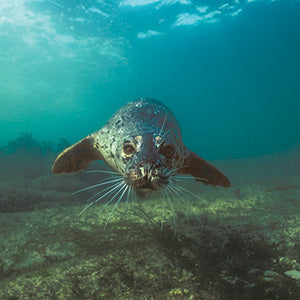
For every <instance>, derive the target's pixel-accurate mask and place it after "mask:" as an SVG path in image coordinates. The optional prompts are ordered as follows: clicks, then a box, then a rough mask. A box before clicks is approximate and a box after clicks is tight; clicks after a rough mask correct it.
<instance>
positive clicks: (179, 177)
mask: <svg viewBox="0 0 300 300" xmlns="http://www.w3.org/2000/svg"><path fill="white" fill-rule="evenodd" d="M172 178H174V179H189V180H195V179H199V180H204V181H208V180H207V179H206V178H202V177H194V176H173V177H172Z"/></svg>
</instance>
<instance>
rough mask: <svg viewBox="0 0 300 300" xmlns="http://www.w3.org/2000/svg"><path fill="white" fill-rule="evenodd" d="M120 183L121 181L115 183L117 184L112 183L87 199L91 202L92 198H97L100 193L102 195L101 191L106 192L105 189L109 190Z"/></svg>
mask: <svg viewBox="0 0 300 300" xmlns="http://www.w3.org/2000/svg"><path fill="white" fill-rule="evenodd" d="M118 184H119V182H117V183H115V184H112V185H111V186H109V187H107V188H105V189H104V190H101V191H100V192H98V193H96V194H95V195H93V196H91V197H90V198H89V199H87V200H86V201H87V202H89V201H90V200H92V199H94V198H96V196H98V195H100V194H101V193H103V192H105V191H107V190H109V189H111V188H113V187H115V186H117V185H118Z"/></svg>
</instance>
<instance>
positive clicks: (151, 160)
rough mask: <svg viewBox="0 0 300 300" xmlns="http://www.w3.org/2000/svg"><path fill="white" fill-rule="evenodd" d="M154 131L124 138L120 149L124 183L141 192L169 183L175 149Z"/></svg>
mask: <svg viewBox="0 0 300 300" xmlns="http://www.w3.org/2000/svg"><path fill="white" fill-rule="evenodd" d="M165 143H166V142H165V141H164V142H162V139H161V137H160V136H158V135H156V134H155V133H145V134H143V135H137V136H135V137H132V138H131V139H128V140H126V141H125V142H124V143H123V145H122V147H121V149H122V153H121V156H122V161H123V163H124V169H123V170H124V173H123V176H124V179H125V182H126V184H128V185H129V186H132V187H133V188H134V189H135V190H138V191H141V192H150V191H157V190H159V189H162V188H164V187H165V186H166V185H167V184H168V183H169V178H170V173H171V172H170V171H171V169H170V167H169V166H170V160H172V158H173V156H174V154H175V150H174V149H173V148H174V147H172V145H166V144H165Z"/></svg>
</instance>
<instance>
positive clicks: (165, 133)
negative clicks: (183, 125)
mask: <svg viewBox="0 0 300 300" xmlns="http://www.w3.org/2000/svg"><path fill="white" fill-rule="evenodd" d="M171 130H172V128H170V129H168V130H167V131H166V132H164V134H163V136H162V137H161V139H162V140H163V139H164V137H165V136H166V135H167V134H168V133H169V132H170V131H171Z"/></svg>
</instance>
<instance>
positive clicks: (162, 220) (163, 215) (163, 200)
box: [160, 189, 166, 231]
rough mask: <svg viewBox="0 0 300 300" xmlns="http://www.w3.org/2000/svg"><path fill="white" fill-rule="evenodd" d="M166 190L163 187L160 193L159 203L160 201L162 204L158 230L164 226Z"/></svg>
mask: <svg viewBox="0 0 300 300" xmlns="http://www.w3.org/2000/svg"><path fill="white" fill-rule="evenodd" d="M165 193H166V190H165V189H163V190H162V195H163V198H162V199H161V203H162V206H164V207H163V208H162V214H161V221H160V230H161V231H162V230H163V228H164V219H165V210H164V209H165V202H166V194H165Z"/></svg>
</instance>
